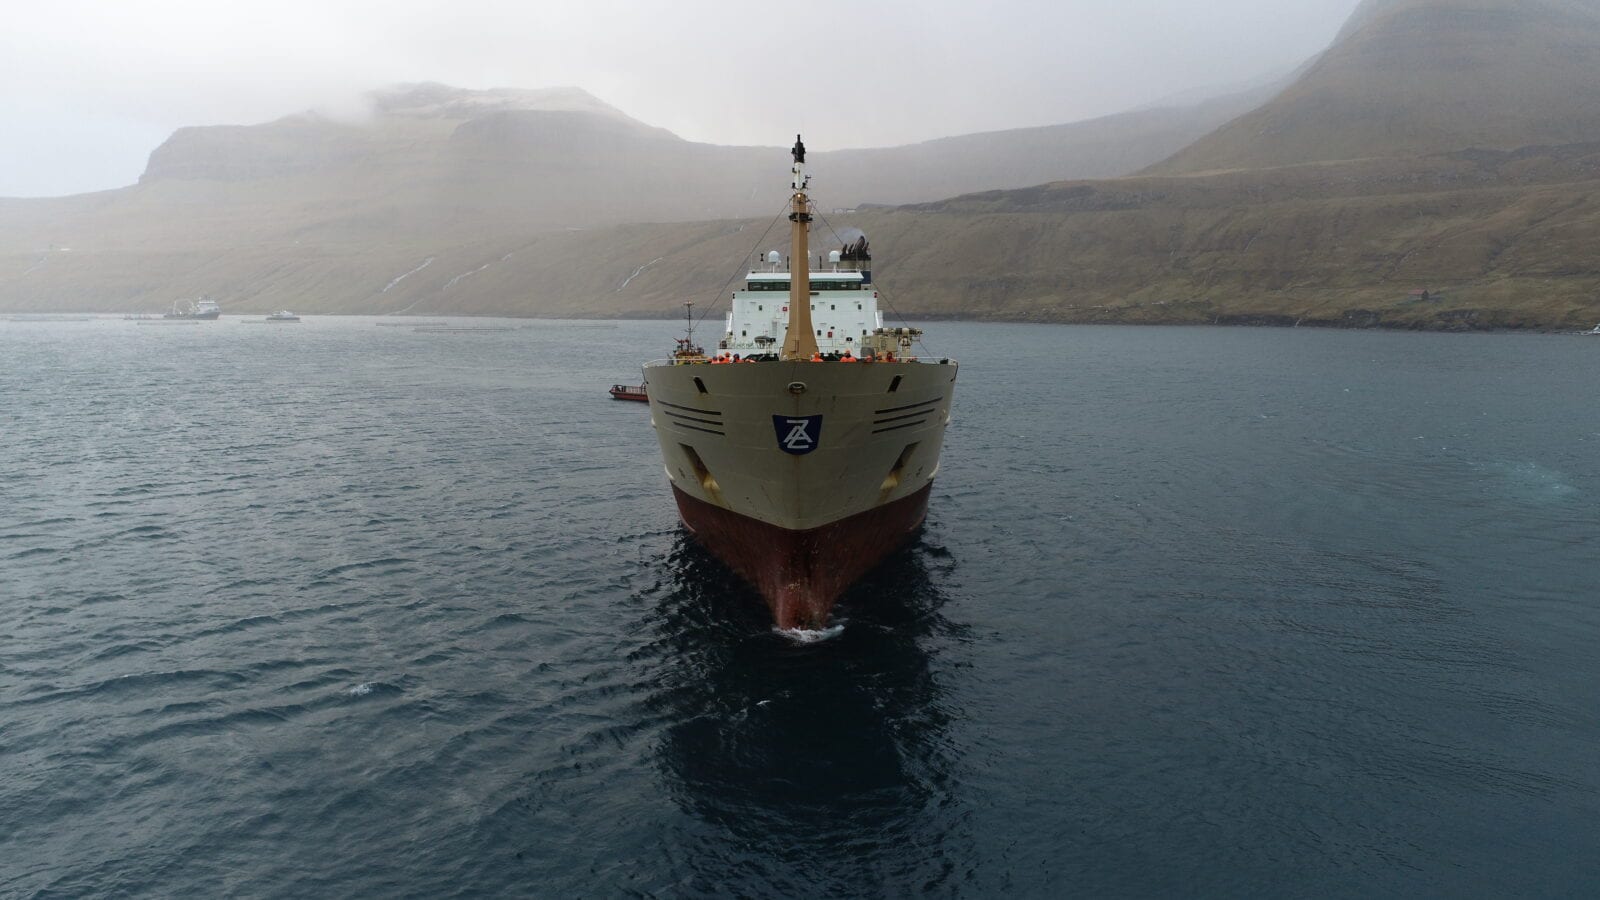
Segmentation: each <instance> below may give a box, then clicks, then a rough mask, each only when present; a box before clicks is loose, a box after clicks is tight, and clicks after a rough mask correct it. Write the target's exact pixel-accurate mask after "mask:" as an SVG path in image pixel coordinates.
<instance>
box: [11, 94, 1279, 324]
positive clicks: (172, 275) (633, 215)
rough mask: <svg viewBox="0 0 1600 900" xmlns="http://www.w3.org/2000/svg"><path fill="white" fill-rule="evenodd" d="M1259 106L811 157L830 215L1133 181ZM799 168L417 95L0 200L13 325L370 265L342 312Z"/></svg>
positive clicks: (703, 207) (509, 97)
mask: <svg viewBox="0 0 1600 900" xmlns="http://www.w3.org/2000/svg"><path fill="white" fill-rule="evenodd" d="M1263 96H1264V95H1263V94H1262V93H1261V92H1260V91H1259V90H1258V91H1257V92H1256V93H1248V92H1247V93H1242V94H1236V95H1233V96H1229V97H1223V98H1217V99H1213V100H1210V101H1207V102H1204V103H1200V104H1197V105H1193V106H1189V107H1179V108H1170V109H1153V110H1142V111H1139V112H1133V113H1128V114H1124V115H1120V116H1111V117H1106V118H1102V119H1097V120H1093V121H1088V122H1081V123H1076V124H1070V125H1059V126H1051V127H1045V128H1029V129H1017V130H1013V131H1004V132H992V133H986V134H977V135H966V136H962V137H954V138H947V139H943V140H937V141H929V142H927V143H923V144H916V145H912V146H907V147H898V148H887V149H874V150H840V151H832V152H813V153H812V154H811V160H810V162H811V164H812V169H813V171H814V172H816V173H817V178H816V180H815V182H814V185H813V188H814V190H813V194H814V196H815V197H816V198H817V200H818V202H819V204H820V205H821V206H822V208H823V209H825V210H831V209H833V208H840V207H846V208H848V207H855V206H858V205H862V204H865V203H880V204H893V203H907V202H915V201H922V200H933V199H937V198H939V197H946V196H951V195H954V194H960V193H966V192H970V191H976V190H985V189H993V188H1004V187H1020V186H1026V185H1029V184H1037V183H1040V182H1044V181H1052V180H1057V179H1061V178H1083V177H1101V176H1107V175H1114V174H1120V173H1123V172H1127V171H1130V170H1132V169H1134V168H1137V167H1139V166H1142V165H1147V164H1149V163H1151V162H1153V161H1155V160H1157V159H1160V158H1162V157H1163V156H1166V155H1168V154H1170V153H1171V152H1172V151H1174V150H1175V149H1177V148H1178V147H1181V146H1182V145H1183V144H1185V143H1187V142H1188V141H1190V140H1193V139H1194V138H1195V137H1197V136H1199V135H1201V134H1204V133H1206V132H1207V131H1209V130H1211V129H1213V128H1215V127H1216V126H1217V125H1218V124H1220V123H1221V122H1223V121H1226V120H1227V119H1228V118H1231V117H1232V116H1234V115H1237V114H1239V113H1240V112H1243V111H1244V110H1246V109H1248V108H1250V107H1251V106H1253V105H1255V104H1257V103H1259V102H1260V101H1261V99H1262V98H1263ZM784 137H787V136H784ZM787 166H788V151H787V148H786V146H775V147H770V148H762V147H724V146H717V145H712V144H703V143H695V142H691V141H686V140H683V139H681V138H679V137H677V136H676V135H674V134H672V133H671V132H668V131H666V130H664V129H660V128H655V127H652V126H650V125H647V124H645V123H642V122H639V121H637V120H634V119H632V118H630V117H628V116H626V115H624V114H623V113H621V112H620V111H618V110H616V109H615V108H613V107H611V106H609V105H607V104H605V103H603V102H602V101H600V100H598V99H596V98H595V97H593V96H591V95H589V94H587V93H585V92H583V91H581V90H579V89H576V88H556V89H548V90H535V91H524V90H509V89H508V90H495V91H468V90H462V89H458V88H452V87H448V86H444V85H437V84H414V85H403V86H399V87H396V88H392V89H388V90H385V91H380V92H377V93H376V94H374V95H373V96H372V97H371V104H370V110H369V112H368V114H367V115H365V116H362V117H356V118H349V119H340V118H334V117H330V116H327V115H322V114H318V113H311V112H308V113H302V114H298V115H293V116H288V117H285V118H283V119H279V120H277V121H274V122H270V123H266V124H262V125H252V126H210V127H203V128H184V129H179V130H178V131H177V132H176V133H174V134H173V135H172V137H171V138H170V139H169V140H168V141H166V142H165V143H163V144H162V145H161V146H160V147H159V148H157V149H156V150H155V151H154V152H153V153H152V154H151V156H150V162H149V165H148V167H147V169H146V171H145V173H144V176H143V177H142V178H141V179H140V181H139V183H138V184H137V185H133V186H130V187H128V188H122V189H118V190H113V191H102V192H99V193H95V194H86V195H80V196H74V197H65V198H45V199H28V200H15V199H14V200H0V308H8V309H52V308H61V306H62V304H69V305H73V306H74V307H75V308H81V307H82V305H83V304H85V303H91V304H93V305H94V308H106V309H137V308H148V307H150V306H153V305H154V306H164V305H166V304H167V303H169V302H170V299H171V297H173V296H180V295H183V294H186V293H195V292H205V293H210V294H217V295H223V294H224V293H225V292H238V291H246V290H249V289H250V286H251V285H253V284H254V282H253V281H252V280H251V279H253V278H256V277H259V276H261V272H260V271H258V270H256V269H254V268H251V267H250V266H248V265H246V264H245V263H244V262H243V261H242V260H244V259H245V258H246V257H248V256H250V255H251V254H255V253H263V254H266V256H267V257H268V258H275V259H278V260H279V261H280V262H279V263H277V264H274V266H273V271H279V270H281V269H283V268H285V267H292V266H294V265H297V264H298V263H295V262H293V260H296V259H299V258H300V257H301V254H303V253H304V252H307V251H308V250H309V249H310V248H317V249H316V251H315V252H317V253H323V254H340V253H348V254H354V255H355V256H356V257H357V259H353V260H348V261H346V264H347V265H349V266H350V269H351V271H350V275H349V277H351V278H354V279H357V280H356V281H355V282H354V283H352V285H350V286H348V287H344V286H341V287H339V288H338V289H337V290H336V291H335V293H337V294H339V295H340V296H344V295H346V294H348V293H350V292H351V291H354V292H356V293H358V294H359V293H361V292H367V293H371V294H374V295H376V294H378V293H381V289H382V288H383V286H384V285H385V284H386V283H387V279H388V277H392V276H391V275H389V274H385V273H388V268H389V264H388V263H387V262H379V261H380V260H385V259H387V258H389V257H390V256H391V255H396V254H397V255H398V256H400V257H404V258H410V257H411V256H412V255H413V254H412V248H417V249H418V252H419V253H420V256H418V258H419V259H426V258H436V257H440V256H441V255H442V254H446V253H450V252H453V251H454V249H455V248H466V252H470V251H471V248H474V247H481V246H486V245H488V244H490V243H496V244H498V243H501V242H504V241H506V240H508V239H509V240H511V241H512V242H517V241H527V240H532V239H533V238H534V237H535V236H538V235H542V234H547V233H552V232H560V231H562V230H565V229H592V228H599V227H606V226H610V225H618V224H623V223H639V222H666V221H692V220H717V219H724V218H728V217H738V216H754V215H771V214H772V213H773V212H775V211H776V210H778V209H779V208H780V207H781V206H782V205H783V204H784V202H785V196H786V192H785V190H784V185H785V179H784V178H783V176H782V173H783V171H784V170H785V169H786V168H787ZM774 172H777V173H778V175H777V176H774ZM63 247H65V248H71V250H70V252H56V250H58V249H59V248H63ZM52 248H56V249H52ZM193 260H202V261H203V262H202V263H199V264H195V263H193V262H192V261H193ZM229 261H231V262H229ZM368 263H371V264H372V265H373V271H372V272H371V273H370V274H367V273H366V272H365V269H363V268H362V266H363V265H365V264H368ZM357 270H360V271H359V273H358V271H357ZM369 278H370V279H375V281H369V280H366V279H369ZM419 281H421V279H419ZM90 298H92V299H90ZM385 299H388V298H385ZM273 302H277V301H273ZM283 305H292V304H288V303H284V304H283ZM299 305H302V306H304V305H305V304H303V303H301V304H299Z"/></svg>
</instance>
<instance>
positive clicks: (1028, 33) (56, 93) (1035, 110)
mask: <svg viewBox="0 0 1600 900" xmlns="http://www.w3.org/2000/svg"><path fill="white" fill-rule="evenodd" d="M1356 3H1357V0H1289V2H1285V0H1211V2H1208V3H1196V2H1193V0H1052V2H1034V0H990V2H979V0H970V2H955V0H852V2H835V0H820V2H810V3H795V4H780V3H769V2H758V0H744V2H717V0H673V2H644V0H634V2H625V0H561V2H551V0H516V2H509V0H508V2H502V0H383V2H375V0H349V2H345V0H271V2H258V0H205V2H189V0H121V2H119V0H14V2H6V3H5V5H4V9H5V13H4V16H3V21H0V196H13V197H16V196H52V195H58V194H68V193H78V192H83V191H93V190H101V189H105V188H113V187H120V186H123V185H126V184H131V183H133V182H135V181H136V180H138V177H139V173H140V172H141V171H143V169H144V164H145V160H146V159H147V158H148V156H149V154H150V151H151V150H153V149H154V148H155V147H156V146H157V145H158V144H160V143H161V141H163V140H164V139H165V138H166V137H167V136H168V135H169V134H170V133H171V132H172V131H173V129H175V128H178V127H180V126H183V125H215V124H251V123H257V122H264V121H268V120H271V119H274V118H277V117H278V116H282V115H285V114H288V113H292V112H297V111H299V110H303V109H308V108H328V109H348V108H350V107H351V106H352V105H353V104H354V102H355V98H357V97H359V95H360V94H361V92H363V91H365V90H368V89H371V88H374V87H378V86H382V85H386V84H393V83H397V82H405V81H440V82H445V83H447V84H452V85H457V86H461V87H474V88H485V87H525V88H533V87H549V86H555V85H576V86H579V87H582V88H585V89H587V90H588V91H590V92H591V93H593V94H595V95H597V96H598V97H600V98H601V99H602V100H605V101H607V102H608V103H610V104H612V105H613V106H616V107H618V108H620V109H622V110H623V111H624V112H626V113H628V114H630V115H632V116H634V117H636V118H639V119H642V120H644V121H645V122H648V123H650V124H652V125H659V126H662V127H665V128H668V129H670V130H672V131H674V132H676V133H677V134H679V135H680V136H682V137H685V138H689V139H691V140H698V141H710V142H714V143H739V144H767V145H786V144H787V143H788V141H789V140H791V138H789V136H790V135H793V134H794V132H796V131H804V132H805V134H806V143H807V145H808V146H809V147H811V148H812V149H815V150H832V149H840V148H845V147H871V146H886V145H892V144H900V143H907V142H912V141H920V140H926V139H929V138H934V137H941V136H945V135H951V134H964V133H969V132H973V131H987V130H993V129H1000V128H1015V127H1022V126H1028V125H1050V124H1057V123H1062V122H1071V121H1075V120H1078V119H1084V118H1091V117H1094V116H1099V115H1106V114H1110V113H1114V112H1120V111H1123V110H1126V109H1129V108H1133V107H1137V106H1143V105H1147V104H1150V103H1152V102H1155V101H1158V100H1161V99H1163V98H1167V97H1171V96H1174V95H1184V94H1187V93H1189V92H1192V91H1195V90H1196V89H1202V90H1209V89H1214V88H1223V87H1226V86H1229V85H1234V84H1238V83H1242V82H1249V81H1252V80H1255V79H1258V78H1259V77H1260V76H1262V75H1265V74H1268V73H1273V72H1282V71H1285V70H1288V69H1290V68H1292V67H1293V66H1295V65H1297V64H1299V63H1300V62H1302V61H1304V60H1305V59H1307V58H1308V57H1310V56H1311V55H1313V54H1315V53H1317V52H1318V51H1320V50H1321V49H1322V48H1324V47H1325V46H1327V44H1328V43H1329V42H1330V41H1331V40H1332V39H1333V36H1334V35H1335V33H1337V31H1338V30H1339V26H1340V25H1341V24H1342V23H1343V22H1344V19H1345V18H1346V17H1347V16H1348V15H1349V14H1350V12H1351V11H1352V10H1353V9H1354V8H1355V6H1356ZM786 54H793V55H794V56H795V57H796V58H798V59H799V60H801V65H802V66H803V77H802V78H800V79H798V80H796V79H795V78H794V77H793V75H794V69H793V68H792V67H791V66H789V65H787V64H786V62H785V55H786Z"/></svg>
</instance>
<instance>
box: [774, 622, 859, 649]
mask: <svg viewBox="0 0 1600 900" xmlns="http://www.w3.org/2000/svg"><path fill="white" fill-rule="evenodd" d="M844 626H845V622H844V621H843V620H840V621H838V622H835V623H834V624H832V625H829V626H828V627H827V628H820V629H813V628H778V627H773V629H772V630H773V632H775V633H777V634H781V635H783V636H784V637H785V638H787V639H789V640H791V641H793V642H795V643H796V644H820V643H822V642H823V641H831V640H833V639H834V638H836V637H838V636H839V635H841V634H844Z"/></svg>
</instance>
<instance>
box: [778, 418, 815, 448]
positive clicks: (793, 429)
mask: <svg viewBox="0 0 1600 900" xmlns="http://www.w3.org/2000/svg"><path fill="white" fill-rule="evenodd" d="M806 424H807V420H806V419H790V420H789V436H788V437H786V438H784V439H783V446H784V447H785V448H786V449H789V450H809V449H811V435H809V434H806Z"/></svg>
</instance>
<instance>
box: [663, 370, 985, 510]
mask: <svg viewBox="0 0 1600 900" xmlns="http://www.w3.org/2000/svg"><path fill="white" fill-rule="evenodd" d="M957 368H958V367H957V365H956V364H955V363H954V362H951V363H949V364H937V363H921V362H915V363H907V362H895V363H840V362H815V363H814V362H762V363H744V364H732V365H707V364H694V365H671V364H661V365H654V364H653V365H649V366H646V367H645V369H644V377H645V382H646V383H647V384H648V386H649V396H650V415H651V425H652V426H653V427H654V428H655V430H656V437H657V439H658V440H659V441H660V443H661V453H662V458H663V460H664V461H665V464H666V470H667V477H668V478H669V479H670V480H671V482H672V484H673V486H674V487H676V488H677V489H678V490H680V491H683V492H684V493H686V494H688V495H690V496H691V497H693V498H695V499H698V500H701V501H703V502H705V503H709V504H712V505H714V506H718V507H721V508H723V509H726V510H729V511H730V512H734V513H737V514H740V515H743V516H748V517H750V518H752V519H756V520H758V521H760V522H764V523H767V524H769V525H773V526H776V527H778V528H782V529H788V530H791V531H805V530H809V529H814V528H818V527H821V526H824V525H828V524H830V523H833V522H838V521H840V520H842V519H846V518H849V517H851V516H855V515H859V514H861V513H865V512H869V511H871V510H874V509H877V508H879V507H883V506H886V505H888V504H892V503H894V502H895V501H897V500H902V499H905V498H907V497H910V496H911V495H913V494H916V493H917V492H918V491H920V490H922V489H923V488H925V487H927V486H928V485H929V484H930V483H931V482H932V481H933V479H934V476H935V475H936V474H937V473H938V470H939V454H940V451H941V450H942V449H943V446H944V435H945V429H946V428H947V427H948V426H949V424H950V402H951V397H952V394H953V392H954V390H955V380H956V371H957ZM697 382H698V383H697ZM818 416H820V417H821V418H820V422H818V421H815V420H812V421H807V422H805V424H803V425H801V424H800V422H801V421H802V420H808V419H810V418H811V417H818ZM775 417H777V418H778V420H779V422H777V423H775V421H774V419H775ZM797 427H799V431H798V432H797V431H796V428H797ZM812 431H815V437H814V440H813V438H812V434H811V432H812ZM786 441H787V443H788V445H789V446H791V447H793V448H796V449H802V450H803V449H805V448H806V447H807V446H808V445H811V446H814V449H810V450H809V451H808V452H805V453H803V455H801V454H795V453H790V452H785V450H784V447H783V445H784V443H785V442H786Z"/></svg>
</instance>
